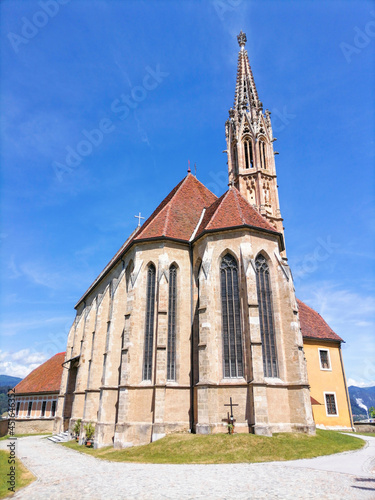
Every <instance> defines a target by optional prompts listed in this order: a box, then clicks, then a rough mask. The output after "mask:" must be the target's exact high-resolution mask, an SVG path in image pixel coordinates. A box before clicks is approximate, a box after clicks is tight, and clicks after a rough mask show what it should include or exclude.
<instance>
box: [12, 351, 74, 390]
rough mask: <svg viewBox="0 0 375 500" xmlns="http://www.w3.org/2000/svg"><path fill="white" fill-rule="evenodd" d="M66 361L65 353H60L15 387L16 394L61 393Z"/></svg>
mask: <svg viewBox="0 0 375 500" xmlns="http://www.w3.org/2000/svg"><path fill="white" fill-rule="evenodd" d="M64 359H65V352H59V353H58V354H55V355H54V356H52V358H50V359H49V360H48V361H46V362H45V363H43V364H42V365H40V366H38V368H35V370H33V371H32V372H31V373H29V375H27V377H25V378H24V379H23V380H21V382H19V383H18V384H17V385H16V387H15V393H16V394H25V393H27V394H35V393H38V392H59V391H60V384H61V376H62V371H63V367H62V364H63V363H64Z"/></svg>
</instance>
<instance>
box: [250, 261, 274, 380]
mask: <svg viewBox="0 0 375 500" xmlns="http://www.w3.org/2000/svg"><path fill="white" fill-rule="evenodd" d="M255 267H256V270H257V273H256V281H257V294H258V305H259V320H260V334H261V338H262V351H263V370H264V376H265V377H278V366H277V352H276V339H275V327H274V319H273V307H272V291H271V282H270V270H269V267H268V264H267V261H266V259H265V257H264V256H263V255H258V257H257V258H256V260H255Z"/></svg>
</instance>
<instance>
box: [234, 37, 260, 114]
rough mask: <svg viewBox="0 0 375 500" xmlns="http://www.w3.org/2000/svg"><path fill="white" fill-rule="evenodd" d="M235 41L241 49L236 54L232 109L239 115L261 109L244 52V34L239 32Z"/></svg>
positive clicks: (247, 58)
mask: <svg viewBox="0 0 375 500" xmlns="http://www.w3.org/2000/svg"><path fill="white" fill-rule="evenodd" d="M237 40H238V45H239V46H240V47H241V49H240V52H239V54H238V65H237V82H236V91H235V94H234V109H235V110H236V111H237V112H239V113H240V114H241V113H242V112H243V111H245V110H246V111H250V108H252V109H254V110H255V109H258V108H259V107H261V103H260V101H259V98H258V92H257V89H256V86H255V82H254V77H253V72H252V71H251V67H250V63H249V57H248V55H247V50H245V44H246V41H247V37H246V33H244V32H243V31H242V30H241V32H240V34H239V35H238V36H237Z"/></svg>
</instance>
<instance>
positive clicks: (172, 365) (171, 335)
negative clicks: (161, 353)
mask: <svg viewBox="0 0 375 500" xmlns="http://www.w3.org/2000/svg"><path fill="white" fill-rule="evenodd" d="M176 316H177V267H176V266H175V265H174V264H173V265H172V266H171V267H170V268H169V300H168V356H167V380H176Z"/></svg>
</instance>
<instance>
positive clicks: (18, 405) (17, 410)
mask: <svg viewBox="0 0 375 500" xmlns="http://www.w3.org/2000/svg"><path fill="white" fill-rule="evenodd" d="M20 406H21V403H20V402H19V401H18V403H17V408H16V417H18V415H19V412H20Z"/></svg>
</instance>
